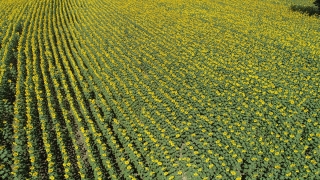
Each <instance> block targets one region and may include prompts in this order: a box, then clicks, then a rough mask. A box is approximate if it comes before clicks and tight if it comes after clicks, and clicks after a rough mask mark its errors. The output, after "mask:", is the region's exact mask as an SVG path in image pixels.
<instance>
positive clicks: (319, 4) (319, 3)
mask: <svg viewBox="0 0 320 180" xmlns="http://www.w3.org/2000/svg"><path fill="white" fill-rule="evenodd" d="M313 4H314V5H316V6H318V10H319V12H320V0H315V1H314V3H313Z"/></svg>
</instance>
